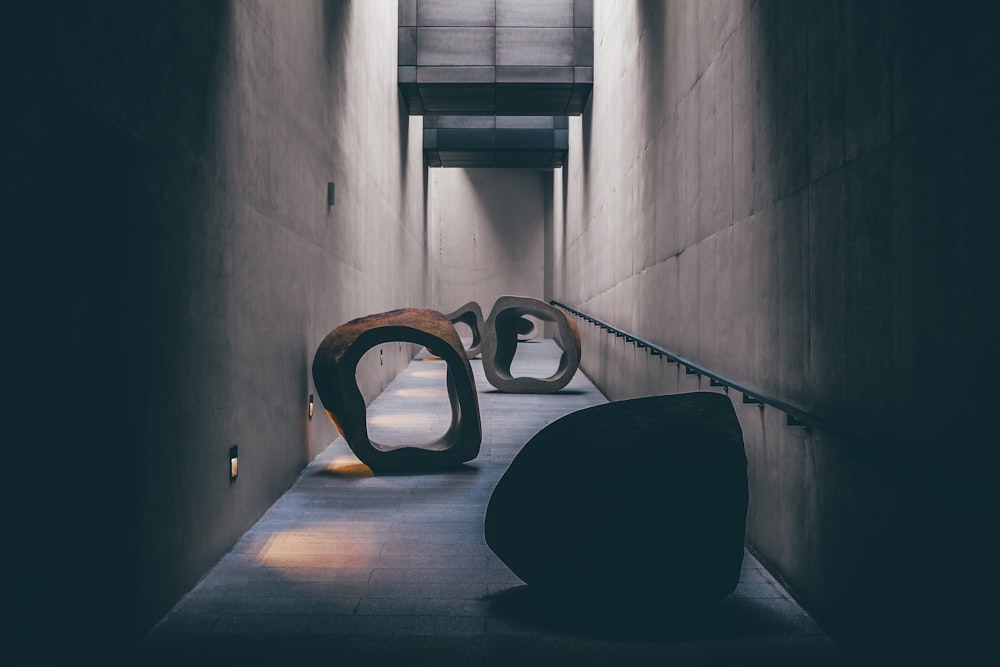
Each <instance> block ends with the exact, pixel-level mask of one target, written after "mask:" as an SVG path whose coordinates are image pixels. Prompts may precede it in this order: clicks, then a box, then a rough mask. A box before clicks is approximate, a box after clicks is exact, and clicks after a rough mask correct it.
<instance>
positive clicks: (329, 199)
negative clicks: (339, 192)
mask: <svg viewBox="0 0 1000 667" xmlns="http://www.w3.org/2000/svg"><path fill="white" fill-rule="evenodd" d="M333 199H334V186H333V183H327V184H326V207H327V208H330V207H331V206H333Z"/></svg>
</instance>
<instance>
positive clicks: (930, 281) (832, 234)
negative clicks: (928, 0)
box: [549, 0, 998, 650]
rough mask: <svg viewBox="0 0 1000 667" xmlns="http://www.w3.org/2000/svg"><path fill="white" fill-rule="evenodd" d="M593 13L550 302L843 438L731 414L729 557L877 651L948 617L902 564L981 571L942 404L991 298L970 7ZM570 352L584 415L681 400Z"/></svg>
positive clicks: (963, 425)
mask: <svg viewBox="0 0 1000 667" xmlns="http://www.w3.org/2000/svg"><path fill="white" fill-rule="evenodd" d="M595 5H596V6H595V7H594V26H593V29H594V37H595V39H594V73H595V75H594V91H593V98H592V101H591V104H590V107H589V108H588V110H587V112H586V113H585V114H584V115H583V116H582V117H581V118H579V119H578V120H573V121H571V123H570V137H569V143H570V152H569V158H568V162H567V164H566V165H565V167H564V168H563V170H562V173H561V174H560V175H559V177H558V178H557V179H555V181H554V193H555V196H556V197H559V196H560V195H561V196H562V198H563V202H562V206H561V207H558V206H554V207H553V211H557V210H559V211H561V214H556V213H554V214H553V217H552V221H551V224H552V225H553V234H552V238H553V246H554V247H553V249H552V252H551V257H552V260H551V261H552V262H553V266H551V267H550V269H549V270H550V272H551V274H552V285H553V296H554V297H555V298H559V299H563V300H566V301H567V302H569V303H570V304H572V305H575V306H576V307H579V308H580V309H582V310H584V311H587V312H590V313H592V314H593V315H595V316H596V317H598V318H601V319H605V320H607V321H610V322H612V323H613V324H615V325H616V326H619V327H621V328H622V329H625V330H628V331H633V332H635V333H636V334H637V335H639V336H641V337H644V338H648V339H650V340H653V341H655V342H658V343H661V344H662V345H663V346H665V347H667V348H668V349H672V350H674V351H676V352H678V353H679V354H681V355H683V356H686V357H689V358H691V359H693V360H696V361H699V362H701V363H703V364H705V365H707V366H709V367H711V368H714V369H715V370H717V371H719V372H721V373H722V374H724V375H727V376H729V377H732V378H735V379H737V380H739V381H741V382H744V383H746V384H748V385H750V386H751V387H754V388H756V389H758V390H761V391H765V392H768V393H770V394H773V395H775V396H777V397H779V398H781V399H783V400H786V401H788V402H790V403H792V404H793V405H797V406H799V407H802V408H805V409H807V410H810V411H813V412H815V413H816V414H818V415H820V416H821V417H823V418H825V419H828V420H829V421H831V422H833V423H835V424H839V425H840V426H841V427H843V428H846V429H848V430H850V431H853V432H854V433H856V434H860V437H855V438H846V439H840V438H837V437H834V436H831V435H830V434H828V433H824V432H817V431H812V432H807V431H804V430H802V429H801V428H799V429H796V428H789V427H787V426H786V425H785V423H784V415H782V414H781V413H780V412H777V411H775V410H773V409H771V408H765V409H761V408H759V407H757V406H743V405H742V404H740V405H739V406H738V411H739V413H740V416H741V422H742V423H743V426H744V431H745V435H746V439H747V447H748V452H749V455H750V460H751V468H750V473H751V481H752V485H751V499H752V500H751V516H750V519H749V522H748V528H749V533H748V534H749V537H750V541H751V543H752V545H753V546H754V547H755V548H756V549H757V550H758V551H759V552H760V553H761V556H762V558H764V559H765V560H766V561H768V562H769V563H770V564H771V565H772V567H774V568H775V569H777V570H778V571H779V572H780V574H781V575H782V576H783V577H784V579H785V580H786V581H788V582H789V583H790V585H791V586H792V588H793V589H794V590H795V591H796V592H797V594H798V595H799V596H800V598H801V599H802V600H803V601H805V602H806V604H807V606H809V607H810V608H811V609H812V610H813V611H815V612H816V613H817V614H818V615H819V616H820V618H821V620H823V621H824V622H825V623H826V624H827V625H828V627H829V628H830V629H831V630H832V631H833V632H834V633H835V635H836V636H837V637H840V638H842V639H844V641H845V642H847V643H848V644H852V645H854V646H859V647H862V646H863V647H866V648H876V647H879V646H881V647H882V648H887V647H890V646H892V645H894V642H895V645H896V646H899V645H900V643H899V642H898V641H896V640H897V639H898V638H899V637H902V636H904V635H905V634H907V633H909V632H910V631H911V630H912V629H913V628H918V627H919V628H921V629H922V630H921V632H922V633H923V634H924V636H929V635H933V634H935V632H937V633H938V635H942V636H943V634H944V631H945V630H947V631H949V632H950V631H954V630H956V629H957V628H959V627H961V624H962V623H963V622H964V623H974V622H975V619H974V618H971V617H969V616H962V620H957V617H954V618H953V617H951V616H949V615H948V614H950V612H945V611H944V610H953V609H955V608H956V603H958V607H962V606H964V605H968V604H969V600H968V596H964V595H963V594H961V593H960V592H959V590H960V589H961V586H959V585H957V584H955V583H949V582H948V580H947V579H948V578H947V576H936V575H932V576H930V577H921V575H920V574H918V571H919V569H920V564H919V563H925V564H926V563H927V562H928V561H927V558H926V557H925V556H920V557H919V558H917V559H915V560H914V561H912V562H906V564H905V565H901V563H903V561H908V559H907V557H906V556H905V555H904V554H905V552H906V551H907V549H910V548H912V545H913V542H912V536H913V535H917V534H920V535H922V536H923V537H924V538H925V540H928V541H930V542H931V544H929V545H927V547H926V548H927V549H928V553H930V554H941V553H946V552H949V551H950V549H951V546H950V545H960V548H962V549H963V550H964V551H963V558H964V560H963V568H964V569H963V572H965V573H967V574H968V576H970V577H973V579H972V580H975V581H986V580H987V579H990V578H991V575H988V574H985V573H986V572H988V570H987V567H988V565H987V562H988V559H987V558H986V554H987V553H989V552H988V551H987V550H986V549H985V546H984V544H985V541H984V540H983V538H982V533H981V531H980V530H979V529H977V528H976V526H977V525H979V524H981V523H982V522H984V521H985V522H987V523H988V521H987V519H986V517H985V516H984V514H983V512H982V511H981V509H976V508H982V507H986V506H995V505H996V504H997V502H998V501H997V500H996V498H995V494H993V495H992V496H991V500H990V501H989V502H986V503H984V502H983V500H984V498H985V496H984V495H983V494H986V493H987V492H986V491H985V489H986V488H988V487H989V484H988V483H987V482H986V481H985V479H983V478H982V477H981V476H979V474H978V473H977V472H976V471H979V470H984V469H987V468H988V467H989V466H990V465H993V466H995V464H996V455H995V453H994V452H993V451H992V450H991V449H989V448H988V447H987V446H985V445H984V443H983V440H982V439H981V438H979V437H977V436H975V435H974V431H975V426H974V424H975V423H976V419H975V418H971V417H970V416H971V415H973V414H976V410H977V409H982V410H984V413H985V412H988V408H986V406H987V405H988V403H989V399H988V398H986V394H980V393H979V392H978V391H977V390H970V391H956V387H961V386H964V385H963V381H962V380H961V379H960V378H961V377H962V374H963V371H962V370H960V369H961V368H965V370H966V372H968V371H969V370H970V369H973V368H977V367H979V365H980V364H986V365H987V366H990V367H991V368H993V367H995V361H994V360H993V359H992V357H990V358H989V359H985V358H984V356H983V355H982V354H978V355H977V354H976V353H975V352H969V353H968V354H966V353H964V352H962V350H970V351H972V350H977V349H979V348H978V347H977V346H979V345H981V344H982V341H986V340H988V335H987V334H986V331H987V330H988V328H989V327H988V325H987V323H986V316H985V315H984V311H983V308H982V307H981V305H977V304H978V299H979V298H982V297H984V296H985V294H986V293H987V292H988V288H987V287H986V285H989V284H992V283H993V282H995V281H992V280H991V279H990V278H988V277H987V276H986V274H985V273H984V271H985V270H986V269H985V267H987V266H989V265H990V264H991V262H990V261H989V260H988V259H985V257H986V255H987V254H988V252H989V251H988V250H986V248H990V247H993V246H992V245H991V243H992V242H991V241H986V239H995V237H996V231H995V226H993V225H987V224H985V222H984V221H985V220H987V219H990V218H991V216H990V215H989V214H988V213H986V211H988V210H990V209H991V205H990V204H989V203H988V197H986V196H985V193H987V192H989V191H990V186H987V185H986V184H987V183H988V182H989V181H990V180H995V175H996V168H995V165H992V164H991V163H990V159H991V158H989V157H988V155H989V154H990V153H989V151H983V150H982V147H983V146H984V145H986V143H984V142H988V141H990V140H992V139H995V137H996V129H995V128H996V123H994V122H991V121H990V120H987V118H988V113H987V111H986V110H987V109H989V108H990V104H989V103H987V101H986V98H987V97H988V95H987V92H986V91H988V90H989V86H985V85H984V82H985V81H988V80H996V78H997V77H996V65H995V63H996V59H995V58H993V57H991V56H990V55H989V54H990V47H989V44H990V29H989V28H988V27H986V26H988V25H989V24H990V22H989V21H984V20H983V19H984V16H983V8H982V5H976V4H975V3H959V4H958V5H957V6H954V7H948V8H944V7H939V6H936V7H935V11H932V12H928V11H926V9H927V8H926V7H923V6H922V5H921V4H920V3H907V2H896V1H893V0H882V1H879V2H863V1H860V0H841V1H838V2H791V1H781V0H757V1H756V2H753V1H746V2H724V1H722V0H710V1H694V0H672V1H667V2H598V3H595ZM986 13H988V14H990V15H991V16H992V15H993V14H995V13H996V10H995V9H991V10H989V11H988V12H986ZM976 137H978V139H976ZM976 146H979V148H976ZM992 217H995V216H992ZM976 239H979V240H980V241H979V242H977V241H976ZM987 300H990V299H989V298H987ZM992 300H994V301H995V298H993V299H992ZM581 335H582V336H583V340H584V347H585V350H587V349H594V354H588V353H586V352H585V354H584V359H583V362H582V365H581V367H582V369H583V370H584V371H585V372H586V373H587V374H588V376H589V377H591V378H592V379H593V380H594V381H595V383H596V384H597V385H598V386H599V387H601V389H602V390H603V391H605V392H606V393H607V395H608V396H609V397H610V398H624V397H626V396H633V395H636V394H637V393H639V392H642V391H649V392H651V393H652V392H655V391H689V390H691V389H692V388H699V387H702V388H704V387H703V385H706V384H707V381H706V380H704V379H698V378H697V377H696V376H689V375H686V374H684V373H683V371H678V369H677V368H676V366H675V365H670V364H665V363H664V362H663V361H662V360H661V359H654V358H647V359H644V360H640V359H637V358H636V357H635V355H634V352H635V351H634V348H633V347H632V346H628V345H624V344H623V343H622V342H621V341H620V340H615V339H614V338H613V337H609V336H607V335H606V334H603V333H601V332H600V331H598V330H593V329H592V327H588V326H587V325H586V324H584V325H583V326H582V329H581ZM987 346H988V344H987ZM936 353H937V354H942V355H945V357H950V358H952V359H959V358H961V359H963V360H965V364H964V366H958V367H956V366H953V365H952V364H950V363H948V362H944V363H934V362H932V361H930V359H933V358H935V355H936ZM973 357H975V358H976V359H977V360H976V361H973ZM733 394H734V396H733V398H734V400H735V401H737V402H739V401H740V395H739V394H738V393H735V392H733ZM973 406H978V407H976V408H974V407H973ZM946 443H947V444H946ZM970 476H971V477H970ZM973 478H974V479H975V481H973ZM977 489H978V490H977ZM921 516H923V517H924V518H925V519H926V521H927V524H926V527H925V528H921V527H920V524H921V521H922V520H921V518H920V517H921ZM948 516H951V517H953V518H954V517H962V519H961V520H956V521H955V522H953V523H949V522H948V521H947V520H946V519H945V517H948ZM878 525H884V526H891V528H887V529H885V530H884V531H882V532H880V531H879V529H878V528H877V526H878ZM983 525H985V524H983ZM908 535H909V536H911V537H908ZM925 544H926V542H925ZM928 557H931V556H928ZM946 560H947V558H946ZM930 569H938V568H934V567H933V566H931V568H930ZM959 600H965V602H964V603H959V602H958V601H959ZM885 619H891V620H890V621H889V622H887V623H886V622H885ZM939 629H940V631H939ZM880 633H881V635H882V638H881V639H880V638H879V635H880ZM914 636H915V635H914ZM943 644H944V642H942V645H943ZM951 645H952V646H954V645H955V644H954V643H953V644H951ZM876 650H877V649H876ZM887 650H891V649H887Z"/></svg>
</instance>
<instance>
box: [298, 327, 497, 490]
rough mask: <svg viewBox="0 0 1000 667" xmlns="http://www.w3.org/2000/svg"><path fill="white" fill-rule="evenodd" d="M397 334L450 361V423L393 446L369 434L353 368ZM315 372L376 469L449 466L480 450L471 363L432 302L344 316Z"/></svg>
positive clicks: (327, 400)
mask: <svg viewBox="0 0 1000 667" xmlns="http://www.w3.org/2000/svg"><path fill="white" fill-rule="evenodd" d="M396 341H399V342H407V343H416V344H418V345H423V346H424V347H426V348H427V350H428V351H429V352H430V353H431V354H433V355H435V356H437V357H440V358H441V359H443V360H444V361H445V362H446V363H447V368H448V372H447V378H448V379H447V382H448V398H449V401H450V403H451V426H450V427H449V429H448V431H447V432H446V433H445V434H444V435H443V436H441V437H440V438H438V439H437V440H435V441H433V442H429V443H426V444H424V445H422V446H419V447H408V446H407V447H393V446H392V445H391V444H388V443H386V444H383V443H379V442H375V441H373V440H371V439H370V438H369V436H368V421H367V406H366V405H365V400H364V397H363V396H362V394H361V390H360V388H359V387H358V382H357V377H356V375H355V373H356V371H357V365H358V361H359V360H360V359H361V357H362V356H363V355H364V353H365V352H367V351H368V350H370V349H371V348H373V347H375V346H377V345H381V344H383V343H387V342H396ZM312 374H313V382H314V384H315V385H316V392H317V393H318V394H319V397H320V400H321V401H322V403H323V407H324V409H325V410H326V413H327V415H328V416H329V417H330V419H331V420H332V421H333V423H334V424H335V425H336V427H337V430H338V431H340V433H341V435H342V436H343V437H344V440H346V441H347V444H348V446H349V447H350V448H351V451H353V452H354V454H355V455H356V456H357V457H358V458H359V459H361V461H362V462H363V463H364V464H365V465H367V466H368V467H369V468H371V469H372V471H373V472H379V471H417V470H431V469H440V468H446V467H452V466H456V465H459V464H461V463H464V462H466V461H471V460H472V459H474V458H476V456H477V455H478V454H479V446H480V443H481V442H482V426H481V424H480V418H479V398H478V396H477V394H476V383H475V380H474V378H473V375H472V367H471V365H470V364H469V360H468V359H467V358H466V353H465V349H464V348H463V346H462V341H461V339H460V338H459V337H458V333H457V332H456V331H455V327H454V325H452V323H451V321H450V320H449V319H448V318H447V317H445V316H444V315H443V314H441V313H439V312H437V311H435V310H427V309H423V308H403V309H400V310H393V311H390V312H386V313H379V314H376V315H368V316H366V317H361V318H358V319H356V320H351V321H350V322H347V323H345V324H342V325H341V326H339V327H337V328H336V329H334V330H333V331H331V332H330V333H329V334H327V336H326V338H324V339H323V341H322V343H320V345H319V348H318V349H317V351H316V355H315V357H314V359H313V365H312Z"/></svg>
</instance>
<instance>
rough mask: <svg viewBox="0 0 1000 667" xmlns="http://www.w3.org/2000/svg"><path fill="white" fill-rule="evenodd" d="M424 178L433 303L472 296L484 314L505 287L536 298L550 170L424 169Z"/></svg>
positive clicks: (451, 303)
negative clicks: (427, 173) (426, 193)
mask: <svg viewBox="0 0 1000 667" xmlns="http://www.w3.org/2000/svg"><path fill="white" fill-rule="evenodd" d="M429 180H430V183H429V186H428V207H429V211H430V213H429V220H428V228H429V230H430V235H431V238H430V240H429V242H430V246H431V252H432V262H431V267H432V269H431V270H432V282H433V285H432V291H433V297H432V303H433V304H434V308H437V309H438V310H441V311H443V312H446V313H447V312H450V311H452V310H455V309H456V308H458V307H459V306H461V305H463V304H465V303H468V302H469V301H476V302H477V303H479V305H480V307H481V308H482V309H483V315H484V316H486V317H488V316H489V312H490V309H491V308H492V307H493V303H494V302H495V301H496V300H497V297H500V296H503V295H505V294H514V295H519V296H532V297H535V298H537V299H541V298H542V297H543V296H544V279H545V268H544V264H545V252H544V251H545V238H544V230H545V224H544V223H545V191H546V188H547V187H548V184H549V181H550V180H551V176H550V172H548V171H534V170H519V169H431V170H429Z"/></svg>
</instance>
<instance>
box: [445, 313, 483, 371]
mask: <svg viewBox="0 0 1000 667" xmlns="http://www.w3.org/2000/svg"><path fill="white" fill-rule="evenodd" d="M445 317H447V318H448V319H449V320H450V321H451V323H452V324H455V323H456V322H461V323H463V324H465V325H466V326H468V327H469V329H471V330H472V342H471V343H470V344H469V347H467V348H465V356H466V358H468V359H475V358H476V357H478V356H479V353H480V351H481V350H482V336H483V334H482V332H483V329H484V328H485V327H486V321H485V318H484V317H483V309H482V308H480V306H479V304H478V303H476V302H475V301H470V302H469V303H467V304H465V305H464V306H462V307H460V308H457V309H456V310H453V311H452V312H450V313H447V314H446V315H445Z"/></svg>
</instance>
